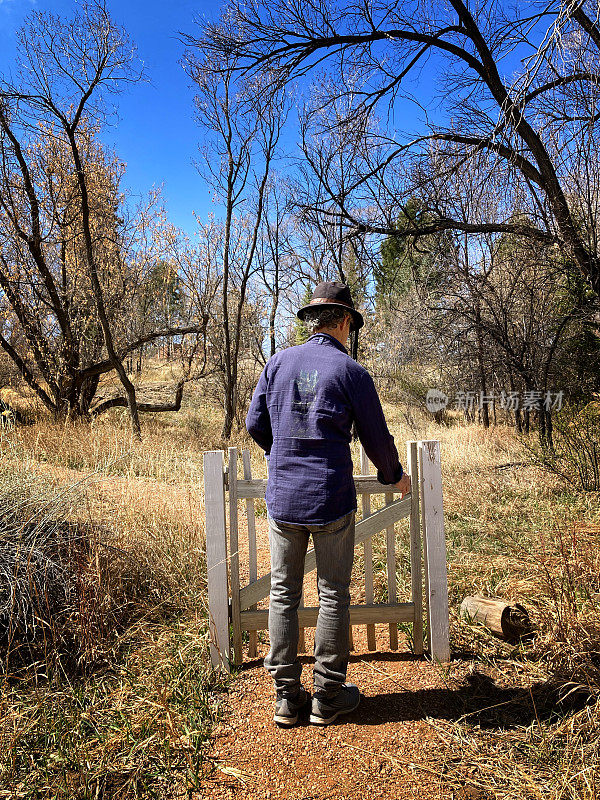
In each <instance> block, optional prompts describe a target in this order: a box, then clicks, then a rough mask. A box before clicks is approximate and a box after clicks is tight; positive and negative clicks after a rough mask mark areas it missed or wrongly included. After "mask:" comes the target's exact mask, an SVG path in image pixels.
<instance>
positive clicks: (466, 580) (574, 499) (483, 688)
mask: <svg viewBox="0 0 600 800" xmlns="http://www.w3.org/2000/svg"><path fill="white" fill-rule="evenodd" d="M384 407H385V411H386V415H387V418H388V420H389V421H390V428H391V430H392V432H393V433H394V436H395V439H396V442H397V443H398V445H399V449H400V457H401V459H402V460H404V454H405V450H404V447H405V444H404V443H405V441H406V440H408V439H428V438H431V439H440V440H441V442H442V464H443V482H444V504H445V519H446V531H447V539H448V549H449V579H450V597H451V608H452V647H453V653H454V656H455V658H454V661H453V663H452V664H451V666H450V668H449V669H448V671H447V675H446V678H447V682H448V686H449V687H450V688H452V689H454V690H455V691H456V696H457V697H458V698H460V699H461V702H462V703H463V705H464V714H463V715H462V717H460V718H459V719H454V720H443V721H442V720H439V719H438V720H436V721H433V720H430V724H431V725H432V726H434V727H435V730H436V731H437V733H438V735H439V742H440V746H439V750H438V751H437V752H438V757H437V764H436V765H435V766H436V769H438V770H439V771H440V773H441V774H443V775H444V776H445V778H446V779H447V780H448V781H449V783H450V784H451V786H452V787H453V789H454V790H455V796H456V797H471V798H475V797H479V798H486V797H489V798H492V797H500V796H502V797H504V796H506V797H509V798H515V800H516V799H517V798H518V799H519V800H525V798H543V800H558V798H561V799H562V798H573V800H574V798H576V797H577V798H585V800H591V799H592V798H593V797H595V796H596V795H597V794H598V792H597V789H598V780H599V776H598V743H599V741H600V729H599V724H598V713H597V712H598V706H597V703H598V697H599V691H600V690H599V678H598V669H599V663H600V657H599V656H598V653H599V652H600V632H599V631H600V616H599V608H598V607H599V600H600V594H599V592H600V585H599V579H598V575H599V574H600V563H599V556H598V553H600V499H599V498H598V495H597V493H596V494H594V493H577V492H576V491H575V490H574V489H572V488H567V487H565V486H564V485H563V484H562V482H561V481H560V480H559V478H558V477H556V476H552V475H549V474H547V473H545V472H543V471H542V470H540V469H539V468H538V467H536V466H534V465H530V464H527V463H525V464H524V463H522V462H526V461H527V455H526V451H525V449H524V448H523V446H522V444H521V443H520V442H519V441H518V440H517V438H516V437H515V436H514V434H513V432H512V431H511V430H510V429H507V428H500V427H498V428H492V429H490V430H488V431H485V430H484V429H483V428H480V427H478V426H475V425H464V424H462V422H461V421H460V420H458V419H457V420H455V421H454V424H453V425H452V426H450V427H443V428H440V427H439V426H437V425H436V424H435V423H434V422H432V420H431V418H430V417H428V416H426V415H425V414H424V413H420V412H418V411H415V410H409V409H407V408H404V407H400V406H395V405H387V404H384ZM220 426H221V417H220V413H219V411H218V409H215V408H214V407H213V406H212V405H210V404H209V403H208V402H206V401H205V400H204V399H203V398H202V397H201V396H200V395H199V394H198V393H197V392H195V391H192V392H190V393H188V396H187V400H186V406H185V408H184V409H182V411H181V412H180V413H179V414H162V415H157V416H154V417H152V416H150V417H145V419H144V441H143V443H141V444H140V443H137V442H135V441H134V440H133V439H132V438H131V436H130V433H129V424H128V420H127V417H126V415H125V414H124V413H121V412H118V411H115V412H114V413H111V414H108V415H106V416H104V417H101V418H100V419H99V420H98V421H97V422H96V423H94V425H92V426H91V427H89V426H85V425H68V426H62V425H57V424H53V423H49V422H48V421H45V422H42V423H37V424H34V425H32V426H28V427H23V428H17V429H16V430H4V431H3V432H2V433H1V434H0V452H1V454H2V456H3V460H4V464H5V473H6V467H8V468H11V469H13V471H14V470H16V473H17V479H18V480H20V481H21V482H22V483H23V482H26V481H24V477H23V476H24V475H28V476H30V477H29V478H28V480H33V481H34V483H36V486H38V487H39V486H42V484H43V487H44V488H43V491H42V494H44V493H45V494H44V496H46V497H48V496H50V495H52V496H54V497H56V492H58V493H59V495H60V497H61V499H60V503H59V506H57V507H54V511H53V514H52V515H51V516H53V518H54V519H55V520H56V519H58V518H61V519H63V520H64V521H65V522H67V523H68V524H69V525H70V526H73V527H72V529H73V530H78V531H81V530H83V531H88V532H93V536H92V540H93V542H94V543H93V546H90V545H89V544H88V545H86V548H87V549H86V551H85V552H86V553H87V556H86V557H87V563H88V565H89V567H90V571H89V576H88V577H89V580H90V581H91V585H92V586H94V587H95V590H94V591H96V594H94V593H93V592H91V593H90V596H91V597H95V598H96V599H95V600H94V603H96V605H97V606H98V607H99V608H102V607H106V606H103V605H102V604H103V603H104V604H108V606H109V607H111V608H113V610H114V612H115V615H116V616H115V618H114V619H115V622H114V624H111V625H107V626H105V627H106V630H103V631H102V632H100V628H99V623H98V618H97V617H96V618H95V617H93V615H91V614H89V613H88V623H87V624H88V634H87V639H84V637H83V636H82V638H81V641H80V643H79V649H77V648H76V649H75V652H76V658H75V661H76V663H78V664H79V665H80V667H82V666H85V665H87V666H86V668H85V669H83V670H81V669H80V673H81V672H83V673H85V674H83V675H82V674H79V675H77V674H76V672H77V671H76V670H75V672H74V671H73V670H72V669H70V668H69V670H67V666H68V662H67V660H66V659H63V660H61V659H58V660H54V661H52V659H48V658H45V657H42V656H39V657H38V662H37V665H36V666H37V668H36V669H35V670H31V669H29V670H25V671H23V670H22V669H21V670H20V671H18V672H17V671H16V670H15V669H12V671H11V670H10V669H8V668H6V667H5V670H4V678H3V687H4V689H3V694H2V699H1V700H0V719H1V722H0V739H1V740H2V745H3V746H2V747H1V748H0V797H7V798H8V797H11V798H12V797H19V796H23V797H32V798H33V797H41V796H44V797H46V796H48V797H50V796H51V797H86V798H87V797H123V798H129V797H150V796H158V797H162V796H167V795H168V794H169V793H176V791H178V790H180V789H186V788H187V789H188V790H189V791H193V790H194V786H195V785H196V784H197V781H198V776H199V775H200V774H201V772H202V769H203V759H204V758H205V755H206V742H207V740H208V737H209V735H210V729H211V725H212V723H213V721H214V719H215V717H216V715H217V714H218V709H219V697H220V696H221V694H220V691H221V690H222V689H223V688H224V687H223V686H222V685H221V684H220V683H219V682H218V681H216V679H215V676H214V675H212V674H211V671H210V668H209V664H208V658H207V633H206V608H205V583H204V581H205V572H204V529H203V511H204V509H203V497H202V457H201V456H202V452H203V451H204V450H207V449H214V448H221V447H223V446H226V445H223V443H222V442H220V439H219V435H220ZM233 443H234V444H235V445H237V446H238V447H240V448H242V447H245V446H248V447H250V451H251V455H252V466H253V473H254V475H255V476H256V477H260V476H264V475H265V474H266V469H265V462H264V459H263V457H262V453H261V452H260V451H259V449H258V448H257V447H255V446H254V445H253V444H252V443H251V442H249V441H248V438H247V436H246V435H245V434H242V433H237V434H235V436H234V442H233ZM353 447H354V451H355V452H354V455H355V463H358V460H357V457H358V446H357V445H354V446H353ZM507 464H509V465H512V466H507V467H505V466H503V465H507ZM498 467H500V469H498ZM31 476H33V477H31ZM82 479H83V483H82V484H81V485H80V486H79V487H78V488H77V490H74V489H70V490H68V491H65V487H73V486H74V485H75V484H76V483H77V482H78V481H81V480H82ZM40 481H41V482H42V483H40ZM36 491H37V490H36ZM61 492H62V494H60V493H61ZM48 493H49V494H48ZM52 493H54V494H52ZM34 494H35V493H34ZM263 506H264V504H262V505H261V503H260V502H257V507H258V513H264V511H265V509H264V507H263ZM58 509H60V513H57V511H58ZM94 537H95V538H94ZM382 539H383V537H379V538H377V539H376V540H375V542H374V551H375V557H376V559H377V560H378V564H379V572H378V575H377V578H376V588H377V592H378V597H377V599H381V600H383V599H385V593H386V589H385V577H384V574H383V565H384V563H385V558H384V551H383V541H382ZM406 540H407V531H406V530H405V528H403V527H402V526H400V525H399V526H398V544H399V551H400V554H401V555H400V558H399V563H398V584H399V594H400V596H401V597H402V596H408V590H409V575H408V548H407V546H406V544H407V542H406ZM111 548H112V549H111ZM109 552H110V553H112V554H113V556H114V558H112V560H111V559H110V558H108V556H107V554H108V553H109ZM96 555H97V556H98V558H97V559H96ZM117 556H118V557H117ZM359 562H360V558H359V559H357V566H358V567H360V563H359ZM99 576H101V578H100V577H99ZM100 588H101V589H102V591H100ZM477 592H479V593H483V594H495V595H500V596H503V597H506V598H507V599H509V600H515V601H519V602H521V603H523V604H524V605H525V606H526V607H527V608H528V609H529V611H530V613H531V616H532V618H533V619H534V622H535V624H536V633H535V636H534V637H533V638H532V639H530V640H529V641H527V642H523V643H521V644H520V645H509V644H507V643H505V642H502V641H500V640H495V639H493V637H491V635H490V634H488V633H487V632H486V631H485V630H484V629H483V628H481V627H476V626H473V625H468V624H466V623H465V622H463V621H460V620H459V619H458V615H457V614H456V612H455V610H456V608H457V605H458V604H459V603H460V601H461V600H462V598H463V597H464V596H465V595H466V594H474V593H477ZM100 598H101V599H102V602H100ZM111 604H112V606H111ZM86 608H87V610H88V612H89V603H88V605H87V606H86V605H85V604H84V605H83V607H82V609H80V611H81V610H85V609H86ZM117 612H118V614H117ZM119 615H120V616H119ZM84 617H85V615H84ZM65 619H66V617H65ZM94 620H95V621H94ZM90 634H93V635H90ZM86 641H87V645H86V646H87V647H88V649H87V650H86V647H85V646H84V644H85V642H86ZM83 653H85V654H86V655H85V657H84V656H83V655H82V654H83ZM5 663H6V664H7V663H8V662H6V661H5ZM61 664H62V666H63V669H62V672H61V668H60V665H61ZM432 766H433V765H432Z"/></svg>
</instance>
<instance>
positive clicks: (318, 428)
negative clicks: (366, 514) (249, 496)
mask: <svg viewBox="0 0 600 800" xmlns="http://www.w3.org/2000/svg"><path fill="white" fill-rule="evenodd" d="M353 421H356V423H357V429H358V434H359V437H360V439H361V441H362V442H363V445H364V446H365V449H366V451H367V454H368V455H369V457H370V458H371V459H372V461H373V462H374V463H375V464H376V465H377V466H378V467H379V468H380V473H379V477H380V479H381V480H382V481H384V482H386V483H392V482H395V480H399V478H400V476H401V474H402V470H401V467H400V470H399V471H398V466H399V462H398V453H397V451H396V448H395V446H394V443H393V438H392V437H391V435H390V434H389V431H388V429H387V426H386V423H385V419H384V417H383V412H382V410H381V404H380V402H379V398H378V396H377V392H376V391H375V387H374V385H373V381H372V379H371V377H370V375H369V373H368V372H367V371H366V370H365V369H364V367H362V366H361V365H360V364H358V363H357V362H356V361H354V359H352V358H351V357H350V356H349V355H348V354H347V352H346V349H345V348H344V346H343V345H342V344H341V343H340V342H339V341H338V340H337V339H336V338H335V337H333V336H331V335H329V334H327V333H316V334H315V335H314V336H312V337H311V338H310V339H309V340H308V341H307V342H306V343H305V344H303V345H299V346H297V347H291V348H289V349H287V350H282V351H280V352H279V353H277V354H276V355H275V356H273V357H272V358H271V359H270V360H269V362H268V364H267V365H266V367H265V369H264V370H263V374H262V375H261V378H260V380H259V383H258V386H257V387H256V391H255V393H254V396H253V398H252V404H251V406H250V410H249V412H248V416H247V419H246V427H247V428H248V431H249V432H250V434H251V435H252V436H253V438H255V439H256V441H257V442H258V443H259V444H260V445H261V446H262V447H263V448H264V449H265V451H266V453H267V454H269V480H268V483H267V494H266V501H267V508H268V511H269V515H270V516H271V517H272V518H273V519H277V520H281V521H284V522H290V523H304V524H325V523H328V522H331V521H333V520H335V519H337V518H339V517H342V516H344V515H345V514H347V513H348V512H349V511H351V510H352V509H353V508H356V491H355V488H354V481H353V478H352V472H353V468H352V458H351V454H350V442H351V439H352V434H351V431H352V423H353Z"/></svg>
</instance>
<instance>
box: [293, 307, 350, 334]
mask: <svg viewBox="0 0 600 800" xmlns="http://www.w3.org/2000/svg"><path fill="white" fill-rule="evenodd" d="M346 316H350V314H348V312H347V311H344V309H343V308H321V309H319V308H315V309H314V310H313V309H312V308H311V309H308V310H307V311H305V312H304V322H305V323H306V327H307V328H308V330H309V331H310V334H311V336H312V334H313V333H316V332H317V331H318V330H319V329H320V328H335V327H336V325H338V324H339V323H340V322H342V320H343V319H344V317H346Z"/></svg>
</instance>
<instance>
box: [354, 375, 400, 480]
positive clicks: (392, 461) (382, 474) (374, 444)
mask: <svg viewBox="0 0 600 800" xmlns="http://www.w3.org/2000/svg"><path fill="white" fill-rule="evenodd" d="M352 405H353V411H354V419H355V422H356V430H357V433H358V438H359V439H360V441H361V444H362V446H363V447H364V448H365V453H366V454H367V456H368V457H369V460H370V461H372V462H373V464H375V466H376V467H377V480H378V481H379V482H380V483H383V484H393V483H397V482H398V481H399V480H400V478H401V477H402V475H403V474H404V470H403V469H402V464H401V463H400V459H399V458H398V451H397V450H396V445H395V444H394V437H393V436H392V434H391V433H390V432H389V430H388V426H387V423H386V421H385V416H384V414H383V409H382V407H381V401H380V400H379V395H378V394H377V389H376V388H375V384H374V383H373V378H372V377H371V376H370V375H369V373H368V372H366V371H365V372H364V373H363V374H362V378H361V379H360V381H359V383H358V386H357V388H356V391H355V392H353V394H352Z"/></svg>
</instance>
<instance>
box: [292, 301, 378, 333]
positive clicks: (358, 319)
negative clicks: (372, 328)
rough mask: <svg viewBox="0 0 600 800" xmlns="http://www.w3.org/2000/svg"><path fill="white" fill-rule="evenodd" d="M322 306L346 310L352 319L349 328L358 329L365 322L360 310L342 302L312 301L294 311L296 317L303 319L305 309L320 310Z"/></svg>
mask: <svg viewBox="0 0 600 800" xmlns="http://www.w3.org/2000/svg"><path fill="white" fill-rule="evenodd" d="M323 308H341V309H342V310H343V311H347V312H348V314H350V315H351V317H352V320H353V322H352V326H351V330H358V329H359V328H362V326H363V325H364V324H365V321H364V319H363V315H362V314H361V313H360V311H356V309H354V308H350V307H349V306H346V305H344V304H343V303H318V304H317V303H313V304H312V305H310V304H309V305H307V306H302V308H299V309H298V311H297V312H296V316H297V317H298V319H301V320H304V317H305V314H306V312H307V311H314V310H315V309H318V310H319V311H320V310H321V309H323Z"/></svg>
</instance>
